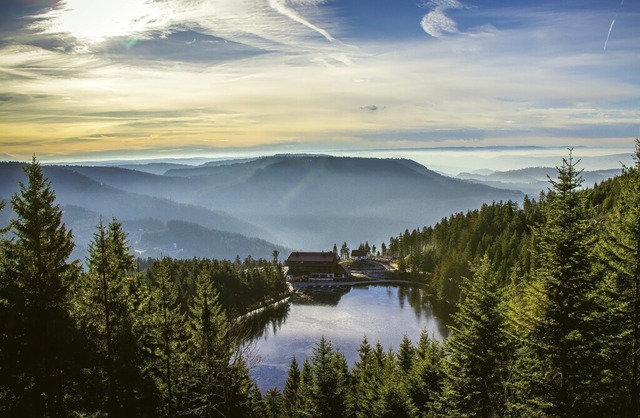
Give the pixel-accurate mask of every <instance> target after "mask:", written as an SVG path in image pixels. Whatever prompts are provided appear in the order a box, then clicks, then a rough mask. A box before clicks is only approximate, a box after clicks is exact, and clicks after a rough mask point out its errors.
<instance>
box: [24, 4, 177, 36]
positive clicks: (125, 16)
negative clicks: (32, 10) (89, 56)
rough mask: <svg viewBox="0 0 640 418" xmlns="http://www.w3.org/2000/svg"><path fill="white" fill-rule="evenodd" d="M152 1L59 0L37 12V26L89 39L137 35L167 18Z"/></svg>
mask: <svg viewBox="0 0 640 418" xmlns="http://www.w3.org/2000/svg"><path fill="white" fill-rule="evenodd" d="M156 5H157V3H156ZM156 5H154V3H152V2H149V1H147V0H63V1H61V2H59V3H58V5H57V6H56V7H55V8H54V9H52V10H50V11H48V12H47V13H45V14H44V15H41V16H40V18H41V20H40V23H38V24H37V26H38V28H40V29H42V30H43V31H44V32H46V33H65V34H69V35H71V36H73V37H74V38H76V39H79V40H82V41H85V42H90V43H99V42H103V41H105V40H106V39H108V38H113V37H127V36H140V35H141V34H143V33H145V32H147V31H149V30H153V29H154V28H159V27H161V26H162V25H164V23H166V20H167V19H168V18H169V15H168V14H166V13H163V10H162V9H160V8H159V7H157V6H156Z"/></svg>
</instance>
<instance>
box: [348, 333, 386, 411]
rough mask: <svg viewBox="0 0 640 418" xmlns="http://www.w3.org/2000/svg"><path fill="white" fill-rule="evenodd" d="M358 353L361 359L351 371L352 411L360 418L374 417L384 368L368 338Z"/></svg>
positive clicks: (364, 338) (363, 340) (363, 341)
mask: <svg viewBox="0 0 640 418" xmlns="http://www.w3.org/2000/svg"><path fill="white" fill-rule="evenodd" d="M358 353H359V359H358V360H357V361H356V362H355V364H354V366H353V369H352V370H351V375H352V389H351V400H350V410H351V412H352V414H353V415H354V416H355V417H358V418H365V417H372V416H375V414H376V413H377V406H378V405H379V403H380V394H381V388H382V384H383V380H382V377H383V368H382V364H381V362H379V361H378V359H377V358H376V356H375V354H374V351H373V349H372V348H371V345H369V341H368V340H367V337H366V336H365V337H363V338H362V342H361V343H360V347H359V348H358Z"/></svg>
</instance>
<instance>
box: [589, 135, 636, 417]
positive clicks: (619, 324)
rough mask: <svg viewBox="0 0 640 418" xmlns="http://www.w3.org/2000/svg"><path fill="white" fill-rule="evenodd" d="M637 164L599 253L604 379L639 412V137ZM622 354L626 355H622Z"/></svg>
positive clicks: (624, 406)
mask: <svg viewBox="0 0 640 418" xmlns="http://www.w3.org/2000/svg"><path fill="white" fill-rule="evenodd" d="M635 161H636V165H635V167H633V168H626V169H625V171H624V173H623V174H622V176H620V177H619V181H620V182H621V187H620V196H619V197H618V199H617V200H616V201H615V203H614V206H613V209H612V210H611V213H610V214H609V217H608V219H607V220H606V222H605V224H604V228H603V234H602V238H601V239H600V241H599V245H598V253H599V256H600V260H601V261H602V264H603V270H602V274H603V276H604V281H605V286H603V294H601V296H603V297H602V299H601V300H600V302H601V303H600V306H601V308H602V323H603V325H602V327H601V329H602V330H604V331H606V332H612V334H613V338H612V340H611V341H610V342H609V344H606V345H603V348H602V350H601V351H602V355H601V356H600V357H601V358H603V360H604V364H602V368H603V369H605V371H606V372H608V373H609V375H608V376H605V379H604V380H605V384H608V387H607V389H608V391H609V392H610V393H611V395H612V396H611V398H612V399H613V400H614V402H615V403H617V404H618V405H620V407H621V410H622V411H624V412H623V413H624V415H626V416H628V417H637V416H638V414H639V413H640V405H639V397H640V394H639V390H640V387H639V379H640V376H639V374H640V370H639V368H640V140H638V139H636V150H635ZM619 359H627V360H626V361H622V362H621V361H619Z"/></svg>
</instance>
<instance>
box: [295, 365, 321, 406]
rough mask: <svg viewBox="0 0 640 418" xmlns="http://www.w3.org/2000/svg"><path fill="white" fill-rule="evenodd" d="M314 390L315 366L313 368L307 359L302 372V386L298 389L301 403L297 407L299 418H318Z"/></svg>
mask: <svg viewBox="0 0 640 418" xmlns="http://www.w3.org/2000/svg"><path fill="white" fill-rule="evenodd" d="M314 388H315V382H314V377H313V366H311V362H310V361H309V359H305V360H304V363H302V371H301V372H300V386H299V388H298V399H299V400H300V402H299V404H298V405H297V407H296V416H297V417H300V418H311V417H316V416H317V413H316V410H317V408H316V402H315V397H314V396H315V395H314Z"/></svg>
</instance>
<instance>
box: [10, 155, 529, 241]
mask: <svg viewBox="0 0 640 418" xmlns="http://www.w3.org/2000/svg"><path fill="white" fill-rule="evenodd" d="M18 168H19V166H17V165H16V166H14V167H13V171H12V170H8V169H7V166H6V165H5V166H0V175H2V174H3V173H4V174H5V175H6V176H8V177H7V178H9V177H11V176H13V178H14V179H15V177H16V173H15V170H16V169H18ZM45 175H47V176H49V177H50V178H51V180H52V183H53V186H54V188H55V189H56V193H57V194H58V197H59V199H60V201H61V202H62V203H64V204H65V205H75V206H78V207H82V208H85V209H87V210H90V211H92V212H95V213H102V214H103V215H104V216H105V217H107V218H108V217H110V216H116V217H118V218H119V219H120V220H123V221H125V220H136V219H137V220H141V219H150V218H153V219H157V220H159V221H161V222H162V223H163V225H168V222H169V221H173V220H177V221H182V222H187V223H192V224H197V225H200V226H201V227H203V228H207V229H212V230H220V231H226V232H234V233H241V234H242V235H245V236H248V237H257V238H260V239H264V240H267V241H271V242H275V243H278V244H280V245H284V246H287V247H292V248H296V249H307V250H327V249H330V248H331V247H332V246H333V244H334V243H337V244H339V243H341V242H343V241H346V242H348V243H349V245H356V244H357V243H359V242H364V241H369V242H375V243H379V242H381V241H383V240H386V239H387V238H388V237H389V236H391V235H392V234H395V233H397V232H398V231H402V230H405V229H407V228H410V229H411V228H415V227H417V226H421V225H430V224H433V223H435V222H437V221H438V220H440V219H441V218H442V217H443V216H448V215H449V214H450V213H452V212H457V211H466V210H468V209H473V208H477V207H479V206H480V205H482V203H487V202H488V203H490V202H492V201H500V200H516V201H518V200H520V199H521V198H522V194H521V193H520V192H515V191H509V190H498V189H495V188H492V187H488V186H485V185H479V184H473V183H470V182H468V181H464V180H460V179H453V178H450V177H446V176H443V175H440V174H438V173H436V172H434V171H432V170H429V169H428V168H426V167H424V166H422V165H420V164H418V163H416V162H414V161H411V160H405V159H375V158H350V157H331V156H326V155H276V156H271V157H260V158H255V159H243V160H236V161H224V162H219V161H215V162H211V163H205V164H202V165H200V166H181V167H174V168H172V169H169V170H168V171H167V172H166V173H165V174H164V175H160V174H153V173H148V172H142V171H138V170H133V169H127V168H122V167H104V166H99V167H95V166H92V167H89V166H73V167H56V166H47V167H45ZM1 189H2V188H1V187H0V192H1ZM12 190H17V182H16V185H15V187H13V188H12ZM2 196H10V193H9V194H7V193H6V191H5V192H4V193H0V197H2ZM229 214H232V215H229ZM183 226H185V225H183ZM185 227H186V226H185ZM167 230H173V231H175V228H173V229H171V228H167ZM193 233H194V234H198V232H197V231H196V230H195V229H194V230H193ZM163 239H164V238H163Z"/></svg>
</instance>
